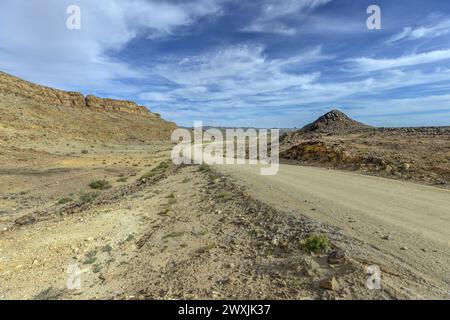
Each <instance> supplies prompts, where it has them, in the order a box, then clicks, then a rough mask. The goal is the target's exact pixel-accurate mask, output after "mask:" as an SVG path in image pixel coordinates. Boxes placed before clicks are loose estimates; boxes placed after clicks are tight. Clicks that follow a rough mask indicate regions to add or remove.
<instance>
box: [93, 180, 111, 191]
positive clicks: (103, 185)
mask: <svg viewBox="0 0 450 320" xmlns="http://www.w3.org/2000/svg"><path fill="white" fill-rule="evenodd" d="M89 187H91V189H94V190H106V189H111V187H112V186H111V184H110V183H109V181H106V180H97V181H93V182H91V183H90V184H89Z"/></svg>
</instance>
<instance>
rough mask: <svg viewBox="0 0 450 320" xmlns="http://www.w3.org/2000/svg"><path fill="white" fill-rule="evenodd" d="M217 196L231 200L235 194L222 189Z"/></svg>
mask: <svg viewBox="0 0 450 320" xmlns="http://www.w3.org/2000/svg"><path fill="white" fill-rule="evenodd" d="M217 197H218V198H220V199H224V200H230V199H231V198H232V197H233V196H232V195H231V194H230V193H229V192H226V191H221V192H219V194H218V195H217Z"/></svg>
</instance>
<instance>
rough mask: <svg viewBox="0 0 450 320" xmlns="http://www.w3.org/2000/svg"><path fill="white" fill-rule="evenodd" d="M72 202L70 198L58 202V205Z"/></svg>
mask: <svg viewBox="0 0 450 320" xmlns="http://www.w3.org/2000/svg"><path fill="white" fill-rule="evenodd" d="M72 201H73V199H71V198H68V197H66V198H61V199H59V200H58V204H66V203H69V202H72Z"/></svg>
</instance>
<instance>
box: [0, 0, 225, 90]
mask: <svg viewBox="0 0 450 320" xmlns="http://www.w3.org/2000/svg"><path fill="white" fill-rule="evenodd" d="M220 1H221V0H215V1H207V0H201V1H184V2H173V3H172V2H165V3H164V2H160V1H150V0H95V1H91V0H77V1H76V4H77V5H78V6H79V7H80V8H81V14H82V19H81V21H82V29H81V30H77V31H70V30H68V29H67V28H66V19H67V18H68V15H67V14H66V9H67V7H68V6H69V5H71V4H73V3H74V2H73V1H72V0H40V1H25V0H3V1H2V2H1V10H0V69H2V70H4V71H6V72H10V73H13V74H15V75H18V76H21V77H24V78H26V79H28V80H31V81H35V82H39V83H43V84H46V85H49V86H58V87H62V88H70V89H79V88H86V87H89V88H90V89H91V90H96V89H97V90H102V91H110V92H115V91H117V90H115V89H118V88H119V86H120V91H121V92H122V93H123V94H125V93H127V92H133V91H134V90H135V88H133V87H132V86H128V87H127V86H123V85H122V84H118V83H117V82H116V80H117V79H120V78H143V77H145V74H144V73H143V71H142V70H139V69H135V68H131V67H130V66H129V65H128V64H127V63H126V62H124V61H119V60H117V59H114V58H112V55H111V53H114V52H117V51H119V50H121V49H123V48H124V47H125V46H126V45H127V44H128V43H129V42H130V41H131V40H133V39H134V38H135V37H136V36H138V35H140V34H143V35H146V36H147V37H149V38H155V37H161V36H166V35H170V34H172V33H174V32H176V30H177V28H180V27H185V26H189V25H191V24H192V23H194V22H195V21H196V19H198V18H200V17H202V16H205V15H212V14H220V6H219V3H220ZM43 74H45V76H43Z"/></svg>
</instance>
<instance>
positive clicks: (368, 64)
mask: <svg viewBox="0 0 450 320" xmlns="http://www.w3.org/2000/svg"><path fill="white" fill-rule="evenodd" d="M448 59H450V49H445V50H436V51H430V52H424V53H416V54H411V55H404V56H400V57H397V58H391V59H374V58H366V57H362V58H354V59H348V60H347V61H348V62H350V64H351V67H350V69H349V70H350V71H356V72H368V71H377V70H384V69H394V68H401V67H409V66H416V65H421V64H427V63H433V62H438V61H443V60H448Z"/></svg>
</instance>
